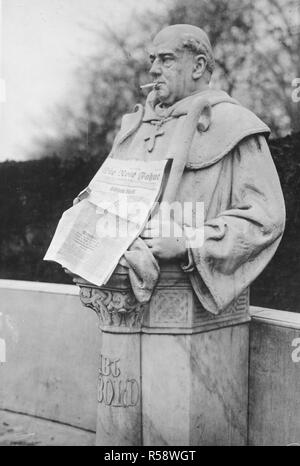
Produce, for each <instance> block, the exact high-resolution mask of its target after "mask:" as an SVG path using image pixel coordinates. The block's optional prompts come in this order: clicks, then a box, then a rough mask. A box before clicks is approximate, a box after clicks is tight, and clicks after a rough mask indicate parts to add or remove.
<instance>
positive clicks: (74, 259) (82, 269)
mask: <svg viewBox="0 0 300 466" xmlns="http://www.w3.org/2000/svg"><path fill="white" fill-rule="evenodd" d="M167 162H168V161H167V160H162V161H153V162H144V161H138V160H117V159H112V158H108V159H107V160H106V161H105V162H104V163H103V165H102V166H101V168H100V169H99V171H98V172H97V173H96V175H95V176H94V178H93V179H92V181H91V182H90V184H89V186H88V189H87V192H88V193H89V194H88V197H86V198H85V199H83V200H82V201H81V202H79V203H78V204H76V205H74V206H73V207H71V208H70V209H68V210H67V211H65V212H64V214H63V215H62V217H61V219H60V221H59V223H58V226H57V229H56V232H55V234H54V237H53V239H52V241H51V244H50V246H49V249H48V251H47V253H46V255H45V257H44V260H48V261H55V262H58V263H59V264H61V265H62V266H63V267H65V268H67V269H69V270H70V271H71V272H72V273H74V274H75V275H79V276H80V277H82V278H84V279H85V280H87V281H89V282H91V283H94V284H95V285H97V286H101V285H104V284H105V283H106V282H107V281H108V280H109V278H110V276H111V275H112V273H113V271H114V269H115V268H116V266H117V264H118V262H119V260H120V258H121V257H122V256H123V254H124V252H125V251H127V249H128V248H129V247H130V245H131V244H132V243H133V241H134V240H135V239H136V238H137V237H138V236H139V235H140V233H141V232H142V231H143V229H144V227H145V224H146V222H147V220H148V219H149V216H150V215H151V213H152V211H153V209H154V208H155V205H156V202H157V201H158V199H159V197H160V194H161V190H162V185H163V179H164V172H165V168H166V166H167Z"/></svg>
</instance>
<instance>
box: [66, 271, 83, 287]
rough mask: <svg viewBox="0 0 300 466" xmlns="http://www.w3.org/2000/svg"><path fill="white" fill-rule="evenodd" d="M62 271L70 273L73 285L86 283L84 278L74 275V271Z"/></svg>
mask: <svg viewBox="0 0 300 466" xmlns="http://www.w3.org/2000/svg"><path fill="white" fill-rule="evenodd" d="M64 271H65V272H66V274H68V275H70V277H71V278H72V280H73V282H74V283H75V285H82V284H86V283H88V282H87V281H86V280H85V279H84V278H81V277H79V275H75V273H73V272H71V270H69V269H64Z"/></svg>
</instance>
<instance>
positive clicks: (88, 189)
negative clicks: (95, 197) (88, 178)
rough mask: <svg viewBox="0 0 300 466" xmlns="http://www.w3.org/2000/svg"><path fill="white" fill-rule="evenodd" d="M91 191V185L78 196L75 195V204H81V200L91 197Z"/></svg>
mask: <svg viewBox="0 0 300 466" xmlns="http://www.w3.org/2000/svg"><path fill="white" fill-rule="evenodd" d="M90 192H91V189H90V188H89V187H87V188H85V189H84V190H83V191H81V192H80V193H79V194H78V196H77V197H75V199H74V201H73V206H74V205H76V204H79V202H81V201H83V199H86V198H87V197H89V194H90Z"/></svg>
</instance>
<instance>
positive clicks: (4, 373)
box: [0, 280, 300, 445]
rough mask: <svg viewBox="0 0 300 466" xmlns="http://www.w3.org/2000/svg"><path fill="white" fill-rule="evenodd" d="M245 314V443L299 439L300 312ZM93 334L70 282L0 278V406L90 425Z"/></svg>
mask: <svg viewBox="0 0 300 466" xmlns="http://www.w3.org/2000/svg"><path fill="white" fill-rule="evenodd" d="M251 314H252V322H251V325H250V368H249V429H248V443H249V444H251V445H288V444H292V443H300V398H299V393H300V316H299V314H295V313H290V312H284V311H274V310H271V309H263V308H254V307H252V308H251ZM100 338H101V334H100V331H99V329H98V319H97V317H96V315H94V314H93V312H92V311H91V310H87V309H84V307H83V306H82V304H81V303H80V300H79V297H78V289H77V288H76V287H75V286H71V285H53V284H48V283H45V284H43V283H32V282H21V281H19V282H18V281H9V280H0V410H1V409H2V410H9V411H13V412H19V413H26V414H29V415H32V416H37V417H41V418H44V419H51V420H55V421H58V422H61V423H66V424H70V425H72V426H77V427H81V428H83V429H87V430H92V431H93V430H95V427H96V406H97V376H98V366H99V344H100ZM157 338H159V335H157ZM4 359H5V361H6V362H4ZM1 361H2V362H1ZM173 389H175V388H172V390H173ZM210 415H213V413H211V414H210Z"/></svg>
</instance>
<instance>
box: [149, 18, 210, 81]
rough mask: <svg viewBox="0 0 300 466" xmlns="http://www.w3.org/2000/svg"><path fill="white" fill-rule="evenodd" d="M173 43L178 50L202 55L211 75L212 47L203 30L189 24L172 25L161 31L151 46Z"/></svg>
mask: <svg viewBox="0 0 300 466" xmlns="http://www.w3.org/2000/svg"><path fill="white" fill-rule="evenodd" d="M171 40H172V41H173V42H174V45H175V44H176V48H178V49H187V50H190V51H191V52H192V53H194V54H195V55H204V56H205V58H206V62H207V65H206V69H207V71H208V72H209V73H211V74H212V72H213V70H214V67H215V60H214V56H213V51H212V46H211V43H210V41H209V38H208V35H207V34H206V32H205V31H203V29H201V28H199V27H197V26H192V25H191V24H174V25H172V26H168V27H166V28H164V29H162V30H161V31H160V32H159V33H158V34H157V35H156V36H155V38H154V40H153V45H156V44H158V43H162V42H168V41H171Z"/></svg>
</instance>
